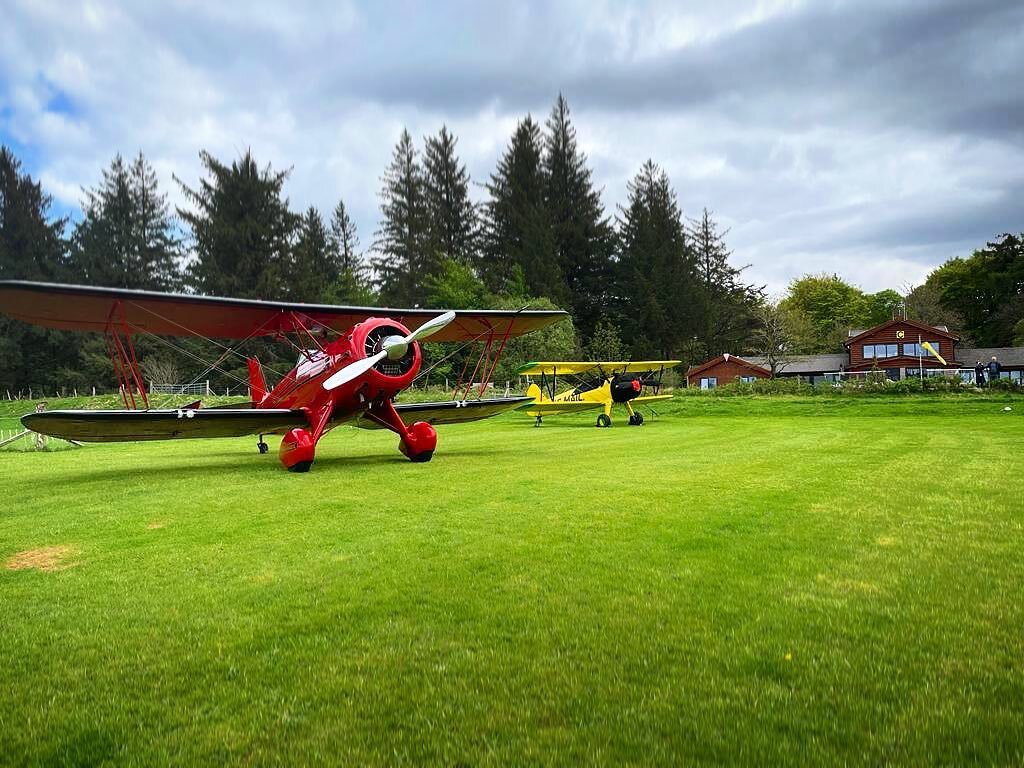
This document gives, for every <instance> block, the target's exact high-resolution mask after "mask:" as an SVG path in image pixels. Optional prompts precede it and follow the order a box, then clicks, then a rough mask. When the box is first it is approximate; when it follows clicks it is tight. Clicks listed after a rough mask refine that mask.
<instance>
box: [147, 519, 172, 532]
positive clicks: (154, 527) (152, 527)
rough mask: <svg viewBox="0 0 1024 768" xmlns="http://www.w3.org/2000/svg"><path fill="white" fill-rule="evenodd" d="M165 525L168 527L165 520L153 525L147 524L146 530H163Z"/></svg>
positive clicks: (157, 521) (155, 521)
mask: <svg viewBox="0 0 1024 768" xmlns="http://www.w3.org/2000/svg"><path fill="white" fill-rule="evenodd" d="M165 525H167V523H166V522H165V521H163V520H154V521H153V522H151V523H146V530H149V531H155V530H158V529H160V528H163V527H164V526H165Z"/></svg>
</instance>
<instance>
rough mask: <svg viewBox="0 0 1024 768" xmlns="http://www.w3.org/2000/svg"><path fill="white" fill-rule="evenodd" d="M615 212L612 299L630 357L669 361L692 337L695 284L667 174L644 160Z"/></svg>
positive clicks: (696, 295)
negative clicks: (616, 229) (615, 284)
mask: <svg viewBox="0 0 1024 768" xmlns="http://www.w3.org/2000/svg"><path fill="white" fill-rule="evenodd" d="M627 191H628V201H627V204H626V205H625V206H620V207H619V211H620V215H619V241H620V251H619V263H618V271H619V275H618V278H619V279H618V291H617V293H618V296H619V299H620V301H621V302H622V313H621V314H622V325H623V333H624V336H625V337H626V338H627V339H630V340H631V341H632V344H633V354H634V355H640V356H647V355H650V354H655V355H660V356H664V357H670V356H672V354H674V353H675V352H676V351H677V350H678V349H679V348H680V345H681V344H682V341H683V340H684V339H686V338H689V337H690V336H692V335H693V334H694V331H695V329H696V321H697V314H698V310H699V303H698V302H699V299H700V294H699V286H698V282H697V274H696V270H695V264H694V256H693V251H692V249H691V247H690V245H689V243H688V242H687V237H686V230H685V227H684V226H683V221H682V214H681V213H680V210H679V204H678V202H677V201H676V196H675V192H674V191H673V190H672V187H671V185H670V183H669V179H668V176H667V175H666V174H665V172H664V171H663V170H661V169H660V168H659V167H658V166H657V165H655V164H654V162H653V161H651V160H648V161H647V162H646V163H644V165H643V167H642V168H641V169H640V171H639V172H638V173H637V175H636V176H635V177H634V178H633V180H632V181H630V182H629V184H628V185H627Z"/></svg>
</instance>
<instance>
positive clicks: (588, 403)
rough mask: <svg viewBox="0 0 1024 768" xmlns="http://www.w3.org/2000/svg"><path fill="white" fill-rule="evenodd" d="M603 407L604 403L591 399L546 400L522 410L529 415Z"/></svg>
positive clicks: (547, 414) (575, 411) (573, 411)
mask: <svg viewBox="0 0 1024 768" xmlns="http://www.w3.org/2000/svg"><path fill="white" fill-rule="evenodd" d="M603 407H604V403H600V402H595V401H593V400H546V401H544V402H543V403H533V404H531V405H530V406H528V407H526V408H524V409H523V410H525V411H526V413H527V414H528V415H530V416H550V415H551V414H554V413H578V412H579V411H589V410H591V409H592V408H603Z"/></svg>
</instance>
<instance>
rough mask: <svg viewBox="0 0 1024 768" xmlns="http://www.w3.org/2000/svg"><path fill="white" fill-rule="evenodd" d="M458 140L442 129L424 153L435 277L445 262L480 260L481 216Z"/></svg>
mask: <svg viewBox="0 0 1024 768" xmlns="http://www.w3.org/2000/svg"><path fill="white" fill-rule="evenodd" d="M457 143H458V140H457V139H456V138H455V137H454V136H453V135H452V134H451V132H449V130H448V127H447V126H444V125H443V126H441V130H440V132H439V133H438V134H437V136H431V137H428V138H427V140H426V147H425V150H424V153H423V192H424V204H425V207H426V214H427V252H428V254H429V258H430V259H431V262H432V264H431V266H432V269H431V274H433V273H434V272H435V271H436V269H434V268H433V267H434V266H436V265H435V264H433V262H434V261H436V262H437V264H440V262H441V261H442V260H443V259H444V258H449V259H455V260H456V261H459V262H461V263H463V264H467V265H468V264H470V262H471V261H473V260H474V259H475V256H476V238H477V214H476V206H475V205H473V202H472V200H470V199H469V173H468V172H467V171H466V166H465V165H464V164H462V163H460V162H459V158H458V157H457V156H456V154H455V146H456V144H457Z"/></svg>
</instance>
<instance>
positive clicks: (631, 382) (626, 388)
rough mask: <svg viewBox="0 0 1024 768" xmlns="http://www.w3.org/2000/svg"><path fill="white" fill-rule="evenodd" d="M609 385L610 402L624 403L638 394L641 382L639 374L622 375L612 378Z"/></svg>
mask: <svg viewBox="0 0 1024 768" xmlns="http://www.w3.org/2000/svg"><path fill="white" fill-rule="evenodd" d="M610 387H611V390H612V402H615V403H625V402H628V401H629V400H632V399H633V398H634V397H639V396H640V390H641V388H642V383H641V381H640V377H639V376H629V375H623V376H616V377H615V378H613V379H612V381H611V384H610Z"/></svg>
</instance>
